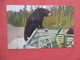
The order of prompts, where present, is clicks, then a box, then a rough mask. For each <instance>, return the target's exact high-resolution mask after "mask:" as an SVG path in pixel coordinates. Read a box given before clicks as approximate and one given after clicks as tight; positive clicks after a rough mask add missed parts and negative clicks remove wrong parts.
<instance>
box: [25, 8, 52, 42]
mask: <svg viewBox="0 0 80 60" xmlns="http://www.w3.org/2000/svg"><path fill="white" fill-rule="evenodd" d="M45 16H46V17H47V16H51V13H50V11H49V10H47V9H44V8H38V9H36V10H35V11H33V13H32V14H31V15H30V16H29V17H28V19H27V21H26V25H25V30H24V39H25V41H27V40H28V39H27V38H28V37H30V36H31V34H32V33H33V31H34V30H35V29H36V28H43V26H42V22H43V19H44V17H45Z"/></svg>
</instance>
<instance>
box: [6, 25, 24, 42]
mask: <svg viewBox="0 0 80 60" xmlns="http://www.w3.org/2000/svg"><path fill="white" fill-rule="evenodd" d="M7 26H8V28H7V29H8V43H9V42H11V40H14V39H16V38H18V37H23V36H24V27H15V26H13V25H11V24H7Z"/></svg>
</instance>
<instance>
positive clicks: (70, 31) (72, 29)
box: [66, 26, 74, 34]
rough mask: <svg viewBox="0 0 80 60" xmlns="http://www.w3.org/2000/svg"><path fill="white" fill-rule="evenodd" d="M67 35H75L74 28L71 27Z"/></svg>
mask: <svg viewBox="0 0 80 60" xmlns="http://www.w3.org/2000/svg"><path fill="white" fill-rule="evenodd" d="M66 34H74V26H71V27H70V28H69V30H68V31H67V32H66Z"/></svg>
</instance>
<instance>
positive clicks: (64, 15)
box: [7, 6, 74, 28]
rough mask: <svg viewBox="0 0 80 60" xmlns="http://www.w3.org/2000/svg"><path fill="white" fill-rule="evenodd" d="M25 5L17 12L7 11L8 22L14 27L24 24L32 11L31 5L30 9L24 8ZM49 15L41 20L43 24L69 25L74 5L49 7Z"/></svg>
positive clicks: (46, 25)
mask: <svg viewBox="0 0 80 60" xmlns="http://www.w3.org/2000/svg"><path fill="white" fill-rule="evenodd" d="M26 9H27V7H26V6H24V8H23V10H20V11H19V12H13V11H8V12H7V18H8V23H9V24H12V25H14V26H16V27H21V26H25V24H26V20H27V18H28V17H29V15H30V14H31V13H32V12H33V8H32V6H31V8H30V9H31V11H27V10H26ZM51 13H52V14H53V15H52V16H51V17H45V18H44V20H43V26H45V27H48V26H52V27H53V26H55V27H56V26H59V27H64V28H67V27H70V26H72V25H73V24H74V21H73V20H74V7H73V6H58V8H56V7H55V6H54V7H51Z"/></svg>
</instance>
